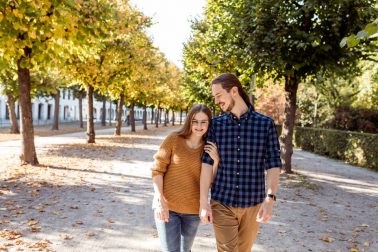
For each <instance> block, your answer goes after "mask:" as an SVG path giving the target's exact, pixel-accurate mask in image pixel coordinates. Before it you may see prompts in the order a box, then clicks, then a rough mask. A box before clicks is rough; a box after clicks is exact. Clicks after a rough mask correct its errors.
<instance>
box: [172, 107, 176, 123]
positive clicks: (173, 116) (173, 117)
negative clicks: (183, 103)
mask: <svg viewBox="0 0 378 252" xmlns="http://www.w3.org/2000/svg"><path fill="white" fill-rule="evenodd" d="M175 119H176V118H175V110H174V109H172V126H175Z"/></svg>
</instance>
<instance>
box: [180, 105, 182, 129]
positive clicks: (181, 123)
mask: <svg viewBox="0 0 378 252" xmlns="http://www.w3.org/2000/svg"><path fill="white" fill-rule="evenodd" d="M181 124H182V108H180V125H181Z"/></svg>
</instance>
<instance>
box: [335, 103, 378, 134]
mask: <svg viewBox="0 0 378 252" xmlns="http://www.w3.org/2000/svg"><path fill="white" fill-rule="evenodd" d="M334 114H335V117H334V119H333V120H332V121H331V122H330V123H329V126H330V127H331V128H335V129H341V130H351V131H363V132H368V133H376V132H377V129H378V112H377V111H374V110H369V109H362V108H352V107H348V106H341V107H338V108H336V110H335V113H334Z"/></svg>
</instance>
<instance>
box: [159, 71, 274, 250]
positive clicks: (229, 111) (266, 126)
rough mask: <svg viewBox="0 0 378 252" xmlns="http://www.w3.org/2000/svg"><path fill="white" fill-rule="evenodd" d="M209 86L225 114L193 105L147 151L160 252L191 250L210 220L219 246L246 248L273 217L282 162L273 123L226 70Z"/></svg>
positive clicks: (237, 248)
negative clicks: (175, 126) (174, 128)
mask: <svg viewBox="0 0 378 252" xmlns="http://www.w3.org/2000/svg"><path fill="white" fill-rule="evenodd" d="M211 90H212V94H213V96H214V98H215V103H216V104H218V105H219V106H220V108H221V109H222V111H224V112H226V113H225V114H224V115H222V116H219V117H216V118H213V119H212V118H211V111H210V110H209V108H208V107H206V106H205V105H201V104H200V105H195V106H193V107H192V108H191V110H190V111H189V113H188V115H187V118H186V121H185V123H184V125H183V127H182V128H181V129H180V130H179V131H178V132H175V133H172V134H170V135H169V136H168V137H167V138H166V139H165V140H164V141H163V143H162V144H161V146H160V149H159V150H158V152H157V153H156V155H155V156H154V159H155V162H154V165H153V168H152V180H153V185H154V190H155V197H154V202H153V208H154V213H155V222H156V228H157V230H158V235H159V238H160V242H161V246H162V250H163V251H178V252H180V251H181V252H183V251H190V249H191V247H192V244H193V241H194V237H195V235H196V232H197V228H198V225H199V223H200V221H202V222H203V223H212V224H213V229H214V233H215V237H216V241H217V248H218V251H229V252H231V251H239V252H247V251H251V248H252V245H253V242H254V240H255V238H256V234H257V231H258V228H259V223H266V222H268V221H269V219H270V218H271V216H272V209H273V204H274V201H275V200H276V196H275V194H276V191H277V186H278V182H279V174H280V168H281V160H280V150H279V148H280V147H279V143H278V137H277V132H276V129H275V126H274V121H273V120H272V119H270V118H269V117H266V116H264V115H261V114H259V113H257V112H255V111H254V109H253V106H252V105H251V103H250V101H249V98H248V95H247V94H246V93H245V91H244V90H243V88H242V86H241V83H240V81H239V80H238V78H237V77H236V76H234V75H232V74H229V73H224V74H221V75H220V76H218V77H216V78H215V79H214V80H213V81H212V83H211ZM265 171H266V174H267V175H266V176H265ZM209 190H211V199H210V201H209V199H208V194H209Z"/></svg>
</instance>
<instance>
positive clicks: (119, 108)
mask: <svg viewBox="0 0 378 252" xmlns="http://www.w3.org/2000/svg"><path fill="white" fill-rule="evenodd" d="M123 103H124V95H123V94H121V95H120V96H119V99H118V104H117V126H116V130H115V132H114V135H116V136H120V135H121V127H122V112H123V111H122V108H123Z"/></svg>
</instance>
